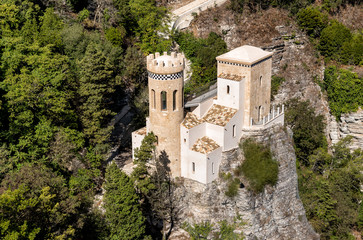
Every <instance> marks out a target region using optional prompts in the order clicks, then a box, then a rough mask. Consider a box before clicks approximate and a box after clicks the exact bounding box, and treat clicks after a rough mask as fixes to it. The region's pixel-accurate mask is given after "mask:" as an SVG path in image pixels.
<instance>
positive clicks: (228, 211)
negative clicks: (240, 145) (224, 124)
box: [172, 126, 319, 239]
mask: <svg viewBox="0 0 363 240" xmlns="http://www.w3.org/2000/svg"><path fill="white" fill-rule="evenodd" d="M257 139H259V141H262V142H264V143H266V144H269V145H270V148H271V151H272V152H273V154H274V157H275V158H276V160H277V161H278V163H279V177H278V182H277V184H276V185H275V186H273V187H271V186H267V187H265V189H264V191H263V192H262V193H260V194H257V195H256V194H253V193H252V192H251V191H249V190H248V189H247V188H245V187H243V185H241V187H243V188H239V189H238V194H237V196H236V197H234V198H230V197H227V196H226V195H225V191H226V188H227V183H226V181H224V180H223V179H222V178H219V179H218V180H217V181H214V182H212V183H210V184H208V185H204V184H200V183H197V182H195V181H192V180H187V179H184V181H183V184H181V185H180V187H179V188H178V190H177V195H178V199H179V201H180V202H179V206H180V208H181V210H180V216H179V217H180V219H183V221H188V222H190V223H195V222H198V223H199V222H201V221H211V222H212V223H217V222H218V221H221V220H227V221H233V219H234V218H235V217H237V216H241V217H242V219H243V220H244V221H246V222H247V224H246V225H245V226H243V227H242V229H239V230H241V231H243V232H244V234H245V236H246V238H247V239H319V236H318V235H317V234H316V233H315V232H314V230H313V229H312V227H311V226H310V224H309V223H308V221H307V219H306V216H305V210H304V208H303V205H302V202H301V200H300V198H299V193H298V188H297V173H296V157H295V152H294V148H293V144H292V132H291V130H289V129H287V130H286V129H285V130H284V128H282V127H279V126H275V127H273V128H270V129H268V130H265V131H264V132H262V133H258V134H257ZM243 159H244V157H243V154H242V152H241V150H240V149H235V150H232V151H229V152H225V153H224V155H223V160H222V164H221V168H220V169H221V171H222V172H225V173H226V172H233V169H234V168H236V167H237V166H238V165H239V164H240V163H241V161H243ZM245 184H246V182H245ZM183 235H184V237H186V235H187V234H186V233H185V232H184V234H183V230H181V229H178V230H176V231H175V232H174V233H173V235H172V237H174V238H175V239H176V238H179V239H182V236H183Z"/></svg>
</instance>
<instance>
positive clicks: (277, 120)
mask: <svg viewBox="0 0 363 240" xmlns="http://www.w3.org/2000/svg"><path fill="white" fill-rule="evenodd" d="M284 123H285V106H284V105H282V106H281V108H280V107H277V108H275V106H273V107H272V110H271V112H270V113H269V114H268V115H267V116H265V117H263V118H262V119H261V120H260V121H259V122H255V121H254V120H253V119H252V118H251V126H257V127H263V128H268V127H271V126H272V125H274V124H281V125H282V126H283V125H284Z"/></svg>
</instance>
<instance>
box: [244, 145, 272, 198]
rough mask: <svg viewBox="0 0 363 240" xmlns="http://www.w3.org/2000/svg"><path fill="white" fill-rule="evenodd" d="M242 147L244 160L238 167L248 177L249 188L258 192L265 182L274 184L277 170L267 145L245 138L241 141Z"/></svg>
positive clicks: (261, 189)
mask: <svg viewBox="0 0 363 240" xmlns="http://www.w3.org/2000/svg"><path fill="white" fill-rule="evenodd" d="M242 149H243V153H244V156H245V160H244V162H243V163H242V165H241V166H240V167H239V168H240V169H241V170H242V172H243V175H244V176H246V178H247V179H248V182H249V185H250V189H251V190H252V191H254V192H255V193H259V192H262V191H263V189H264V187H265V185H267V184H269V185H271V186H274V185H275V184H276V182H277V178H278V173H279V170H278V163H277V162H276V161H275V160H274V159H273V158H272V153H271V151H270V149H269V147H266V146H263V145H262V144H259V143H257V142H255V141H254V140H252V139H247V140H246V141H244V142H243V143H242Z"/></svg>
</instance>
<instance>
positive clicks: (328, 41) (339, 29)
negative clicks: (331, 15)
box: [318, 21, 352, 59]
mask: <svg viewBox="0 0 363 240" xmlns="http://www.w3.org/2000/svg"><path fill="white" fill-rule="evenodd" d="M351 37H352V35H351V33H350V30H349V29H348V28H347V27H345V26H344V25H343V24H341V23H340V22H338V21H332V22H331V24H330V25H329V26H328V27H326V28H324V30H323V31H322V32H321V36H320V41H319V45H318V49H319V50H320V52H321V54H322V55H324V56H326V57H332V58H335V59H339V55H340V53H341V47H342V46H343V44H344V42H345V41H350V39H351Z"/></svg>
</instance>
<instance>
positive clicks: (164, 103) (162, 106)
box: [161, 91, 167, 110]
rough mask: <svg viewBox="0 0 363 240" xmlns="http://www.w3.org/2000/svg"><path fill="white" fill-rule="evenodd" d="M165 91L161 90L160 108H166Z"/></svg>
mask: <svg viewBox="0 0 363 240" xmlns="http://www.w3.org/2000/svg"><path fill="white" fill-rule="evenodd" d="M166 107H167V106H166V92H165V91H162V92H161V110H166Z"/></svg>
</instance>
